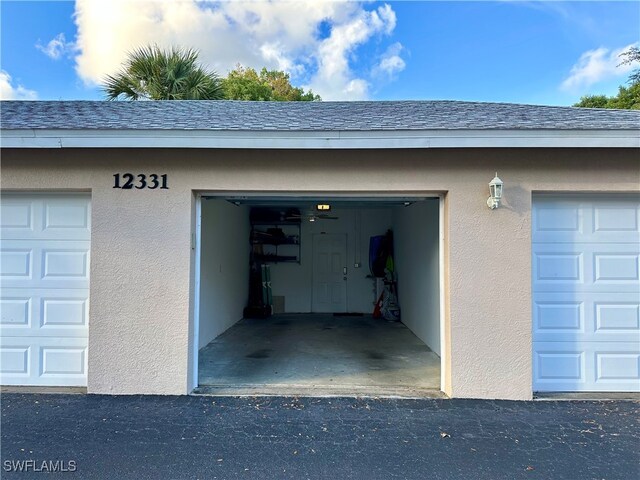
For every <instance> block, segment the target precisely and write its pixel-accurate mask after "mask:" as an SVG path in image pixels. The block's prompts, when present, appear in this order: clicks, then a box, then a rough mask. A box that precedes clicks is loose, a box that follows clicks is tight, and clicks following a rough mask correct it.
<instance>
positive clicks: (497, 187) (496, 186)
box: [487, 172, 504, 210]
mask: <svg viewBox="0 0 640 480" xmlns="http://www.w3.org/2000/svg"><path fill="white" fill-rule="evenodd" d="M503 186H504V182H503V181H502V180H500V178H499V177H498V172H496V176H495V177H493V180H491V181H490V182H489V198H488V199H487V206H488V207H489V208H490V209H491V210H493V209H495V208H498V207H499V206H500V200H501V199H502V188H503Z"/></svg>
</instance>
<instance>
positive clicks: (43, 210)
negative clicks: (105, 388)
mask: <svg viewBox="0 0 640 480" xmlns="http://www.w3.org/2000/svg"><path fill="white" fill-rule="evenodd" d="M0 208H1V209H2V217H1V218H0V222H1V225H0V234H1V235H2V244H1V245H0V256H1V258H2V264H1V267H0V289H1V290H0V336H1V339H0V354H1V357H2V363H1V364H0V375H1V377H2V383H3V384H7V385H43V386H84V385H86V382H87V343H88V322H89V264H90V227H91V213H90V198H89V196H87V195H72V194H64V195H54V194H46V195H45V194H32V195H23V194H15V195H14V194H11V195H3V196H2V198H1V201H0Z"/></svg>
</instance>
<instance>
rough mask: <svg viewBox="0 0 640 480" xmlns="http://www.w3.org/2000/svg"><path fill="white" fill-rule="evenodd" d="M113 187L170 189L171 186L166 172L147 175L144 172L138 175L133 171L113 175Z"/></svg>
mask: <svg viewBox="0 0 640 480" xmlns="http://www.w3.org/2000/svg"><path fill="white" fill-rule="evenodd" d="M113 188H122V189H123V190H131V189H133V188H137V189H138V190H142V189H143V188H148V189H149V190H155V189H156V188H160V189H161V190H168V189H169V186H168V185H167V174H166V173H165V174H164V175H156V174H155V173H152V174H150V175H145V174H144V173H138V174H137V175H134V174H133V173H122V174H120V173H115V174H114V175H113Z"/></svg>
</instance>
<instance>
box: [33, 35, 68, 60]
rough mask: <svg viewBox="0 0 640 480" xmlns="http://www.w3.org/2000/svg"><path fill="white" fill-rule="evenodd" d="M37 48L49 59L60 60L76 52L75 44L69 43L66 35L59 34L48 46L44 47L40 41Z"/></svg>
mask: <svg viewBox="0 0 640 480" xmlns="http://www.w3.org/2000/svg"><path fill="white" fill-rule="evenodd" d="M36 48H37V49H38V50H40V51H41V52H43V53H44V54H45V55H46V56H47V57H49V58H52V59H53V60H58V59H59V58H60V57H62V55H64V54H71V53H72V52H73V51H74V50H75V44H74V43H73V42H67V39H66V38H65V36H64V33H59V34H58V35H56V36H55V37H54V38H52V39H51V40H50V41H49V43H47V44H46V45H42V44H41V43H40V41H38V43H36Z"/></svg>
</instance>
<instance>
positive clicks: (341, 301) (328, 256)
mask: <svg viewBox="0 0 640 480" xmlns="http://www.w3.org/2000/svg"><path fill="white" fill-rule="evenodd" d="M346 268H347V236H346V235H345V234H319V235H314V236H313V292H312V301H311V311H312V312H317V313H336V312H346V311H347V275H346Z"/></svg>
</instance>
